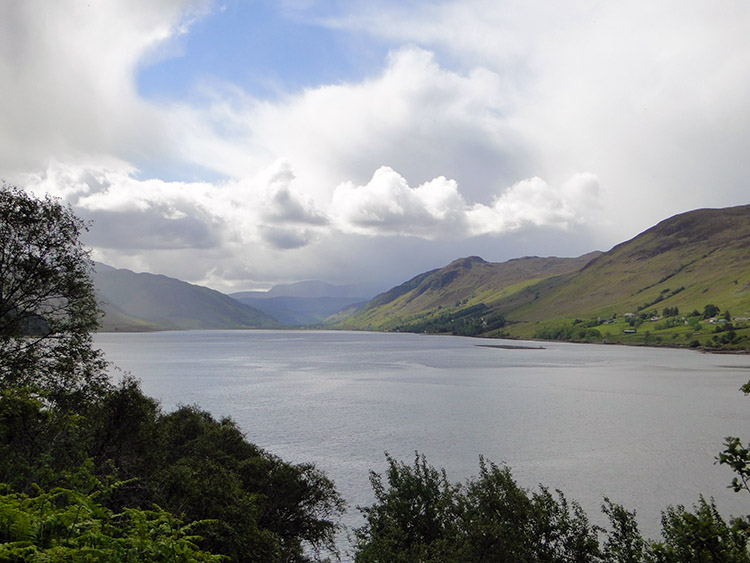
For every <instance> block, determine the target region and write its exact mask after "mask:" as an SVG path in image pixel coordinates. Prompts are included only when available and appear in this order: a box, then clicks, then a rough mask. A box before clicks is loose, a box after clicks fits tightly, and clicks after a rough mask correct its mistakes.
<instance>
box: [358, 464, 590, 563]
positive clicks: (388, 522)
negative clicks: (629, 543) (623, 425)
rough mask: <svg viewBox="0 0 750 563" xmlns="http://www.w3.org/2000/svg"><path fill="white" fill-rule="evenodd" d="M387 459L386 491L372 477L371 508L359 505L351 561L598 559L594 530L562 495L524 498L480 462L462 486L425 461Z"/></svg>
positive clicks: (500, 471) (504, 475)
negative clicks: (362, 519) (359, 521)
mask: <svg viewBox="0 0 750 563" xmlns="http://www.w3.org/2000/svg"><path fill="white" fill-rule="evenodd" d="M386 458H387V461H388V470H387V472H386V478H387V486H386V484H384V483H383V479H382V477H381V476H380V475H378V474H376V473H371V476H370V481H371V484H372V487H373V491H374V493H375V503H374V504H373V505H372V506H369V507H364V508H360V511H361V512H362V514H363V515H364V516H365V519H366V523H365V525H364V526H362V527H361V528H358V529H357V530H356V531H355V535H356V544H355V561H358V562H368V563H369V562H386V561H388V562H391V561H394V562H400V561H403V562H407V561H422V562H437V561H441V562H442V561H456V562H461V561H467V562H468V561H477V562H479V561H488V562H491V561H498V562H504V561H507V562H524V561H549V562H556V561H560V562H562V561H581V562H585V561H597V557H598V553H599V545H598V542H597V539H596V529H595V528H594V527H593V526H591V525H590V524H589V522H588V520H587V519H586V516H585V514H584V513H583V511H582V510H581V508H580V507H579V506H578V505H577V504H575V503H572V504H571V503H568V502H567V500H566V499H565V497H564V496H563V495H562V493H560V492H558V493H557V495H552V494H551V493H550V492H549V491H548V490H547V489H544V488H541V489H540V490H539V491H535V492H532V493H529V492H528V491H526V490H524V489H522V488H520V487H519V486H518V485H517V484H516V482H515V481H514V480H513V478H512V476H511V474H510V470H508V469H507V468H505V467H503V468H500V467H498V466H496V465H495V464H493V463H487V462H485V461H484V460H483V459H480V474H479V477H477V478H474V479H470V480H469V481H468V482H467V483H466V484H465V485H460V484H452V483H450V482H449V481H448V479H447V477H446V474H445V471H444V470H441V471H438V470H436V469H435V468H433V467H431V466H430V465H429V464H427V462H426V460H425V458H424V456H419V455H417V456H416V458H415V460H414V464H413V466H407V465H405V464H403V463H400V462H398V461H396V460H394V459H393V458H391V457H390V456H386Z"/></svg>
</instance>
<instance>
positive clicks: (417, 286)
mask: <svg viewBox="0 0 750 563" xmlns="http://www.w3.org/2000/svg"><path fill="white" fill-rule="evenodd" d="M598 255H599V253H596V252H594V253H591V254H586V255H584V256H581V257H578V258H556V257H551V258H540V257H537V256H531V257H525V258H517V259H514V260H509V261H508V262H503V263H499V264H498V263H491V262H486V261H485V260H483V259H482V258H479V257H478V256H470V257H468V258H460V259H458V260H455V261H453V262H451V263H450V264H449V265H448V266H446V267H444V268H440V269H437V270H432V271H429V272H425V273H423V274H420V275H418V276H416V277H414V278H412V279H411V280H409V281H407V282H405V283H403V284H401V285H399V286H397V287H394V288H393V289H391V290H389V291H387V292H385V293H382V294H380V295H378V296H377V297H375V298H374V299H373V300H372V301H370V302H369V303H368V304H367V305H366V306H365V307H364V308H363V309H362V310H360V311H359V312H358V313H356V314H354V315H353V316H351V317H349V318H348V319H345V320H344V321H342V322H341V323H340V324H341V326H342V327H344V328H355V329H367V330H404V329H406V330H410V328H409V327H410V325H412V324H415V323H416V324H421V321H424V320H430V319H431V318H433V317H435V316H439V315H446V314H447V315H453V314H454V313H455V312H457V311H462V312H464V311H466V310H467V309H469V310H470V309H471V308H472V307H478V309H476V310H477V311H478V310H480V309H481V310H482V311H486V310H488V309H489V308H490V307H491V306H492V305H493V304H494V303H496V302H499V301H501V300H503V299H504V298H506V297H508V296H509V295H514V294H515V293H516V292H518V291H519V290H522V289H523V288H525V287H527V286H529V285H532V284H533V283H535V282H537V281H539V280H543V279H547V278H549V277H552V276H558V275H560V274H565V273H569V272H575V271H578V270H580V269H581V268H582V267H583V266H585V265H586V264H587V263H588V262H589V261H590V260H592V259H593V258H595V257H596V256H598Z"/></svg>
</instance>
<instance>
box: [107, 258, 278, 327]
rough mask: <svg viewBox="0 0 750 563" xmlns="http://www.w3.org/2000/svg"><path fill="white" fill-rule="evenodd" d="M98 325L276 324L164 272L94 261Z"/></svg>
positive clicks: (190, 325)
mask: <svg viewBox="0 0 750 563" xmlns="http://www.w3.org/2000/svg"><path fill="white" fill-rule="evenodd" d="M94 286H95V287H96V291H97V293H98V295H99V300H100V304H101V307H102V309H103V310H104V313H105V314H104V318H103V319H102V322H101V325H102V326H101V330H105V331H116V330H117V331H146V330H185V329H218V328H278V327H279V326H280V324H279V323H278V322H277V321H276V320H275V319H274V318H272V317H270V316H269V315H267V314H266V313H263V312H262V311H258V310H257V309H253V308H252V307H249V306H247V305H245V304H243V303H240V302H238V301H237V300H235V299H232V298H231V297H228V296H227V295H224V294H223V293H220V292H218V291H214V290H213V289H209V288H207V287H202V286H198V285H193V284H189V283H187V282H184V281H180V280H177V279H174V278H169V277H167V276H162V275H155V274H148V273H135V272H131V271H130V270H123V269H115V268H112V267H110V266H106V265H104V264H98V263H97V264H96V265H95V274H94Z"/></svg>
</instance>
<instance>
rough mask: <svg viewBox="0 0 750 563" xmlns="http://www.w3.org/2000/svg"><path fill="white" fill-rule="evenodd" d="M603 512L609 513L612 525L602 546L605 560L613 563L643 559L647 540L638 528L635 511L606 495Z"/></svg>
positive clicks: (628, 562)
mask: <svg viewBox="0 0 750 563" xmlns="http://www.w3.org/2000/svg"><path fill="white" fill-rule="evenodd" d="M602 512H603V513H604V514H606V515H607V517H608V518H609V521H610V524H611V527H612V530H611V531H609V532H607V536H606V539H605V541H604V545H603V546H602V558H603V560H604V561H611V562H612V563H640V562H641V561H643V560H644V554H645V553H646V547H647V542H646V541H645V540H644V539H643V536H641V533H640V531H639V530H638V522H637V521H636V518H635V511H633V512H631V511H629V510H627V509H625V508H624V507H623V506H621V505H618V504H614V503H613V502H612V501H610V500H609V499H608V498H607V497H604V504H603V505H602Z"/></svg>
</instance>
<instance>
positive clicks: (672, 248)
mask: <svg viewBox="0 0 750 563" xmlns="http://www.w3.org/2000/svg"><path fill="white" fill-rule="evenodd" d="M709 304H712V305H716V306H717V307H718V308H719V309H720V311H721V313H722V315H721V316H723V313H724V312H726V311H728V312H729V315H728V316H729V317H730V323H731V324H729V325H726V324H725V323H724V322H723V321H721V322H716V321H714V322H710V321H709V320H706V319H703V318H700V319H698V318H697V317H695V316H692V317H691V316H690V314H691V313H693V312H694V311H698V312H699V313H701V317H702V313H703V312H704V309H705V306H706V305H709ZM665 309H669V310H668V311H666V312H665ZM675 309H676V310H677V311H678V313H677V314H676V315H675V314H674V313H675ZM501 318H502V319H503V320H504V321H505V323H504V325H503V324H502V323H501V322H500V319H501ZM744 318H750V206H741V207H733V208H728V209H701V210H697V211H692V212H689V213H684V214H681V215H677V216H675V217H672V218H670V219H667V220H665V221H662V222H661V223H659V224H658V225H656V226H654V227H652V228H651V229H649V230H647V231H645V232H643V233H641V234H640V235H638V236H637V237H635V238H634V239H632V240H630V241H627V242H624V243H622V244H620V245H618V246H616V247H614V248H613V249H612V250H610V251H609V252H606V253H592V254H588V255H585V256H582V257H580V258H567V259H561V258H536V257H535V258H521V259H518V260H511V261H508V262H504V263H501V264H491V263H488V262H485V261H484V260H482V259H481V258H476V257H471V258H464V259H460V260H456V261H454V262H452V263H451V264H449V265H448V266H446V267H445V268H442V269H439V270H434V271H431V272H427V273H425V274H422V275H420V276H417V277H416V278H414V279H412V280H410V281H408V282H406V283H405V284H402V285H401V286H398V287H396V288H393V289H392V290H390V291H389V292H387V293H384V294H381V295H380V296H378V297H377V298H375V299H374V300H373V301H371V302H370V303H369V304H368V306H367V307H366V308H364V309H363V310H361V311H360V312H358V313H357V314H355V315H353V316H351V317H349V318H348V319H346V320H344V321H343V322H341V323H340V326H343V327H346V328H356V329H369V330H412V331H427V332H454V333H457V334H475V335H484V336H507V337H518V338H534V337H536V338H561V339H565V340H586V341H601V340H608V341H615V342H625V343H647V344H659V343H661V344H670V345H691V346H698V345H699V346H702V347H705V346H708V347H724V348H748V347H750V334H747V333H750V328H745V321H744ZM501 325H502V326H501ZM748 326H750V325H748ZM584 329H585V330H584ZM729 330H731V331H732V338H729V337H728V336H727V335H728V334H729V332H728V331H729ZM626 331H627V332H626Z"/></svg>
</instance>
